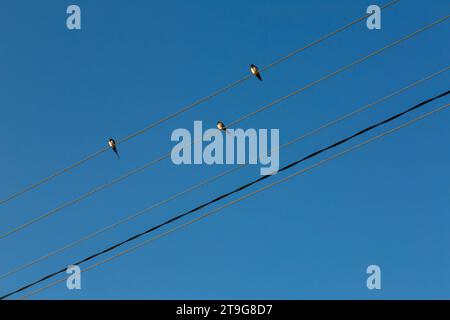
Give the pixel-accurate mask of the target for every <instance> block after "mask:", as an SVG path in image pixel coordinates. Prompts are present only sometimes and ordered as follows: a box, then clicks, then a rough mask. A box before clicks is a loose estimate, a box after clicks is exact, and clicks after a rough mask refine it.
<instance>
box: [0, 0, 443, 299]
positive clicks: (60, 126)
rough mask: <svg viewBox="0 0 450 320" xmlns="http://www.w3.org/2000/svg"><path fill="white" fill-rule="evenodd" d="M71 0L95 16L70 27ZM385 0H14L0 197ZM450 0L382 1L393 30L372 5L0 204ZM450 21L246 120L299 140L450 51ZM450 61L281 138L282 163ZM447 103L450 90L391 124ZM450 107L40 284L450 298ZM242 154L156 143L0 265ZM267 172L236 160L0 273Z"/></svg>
mask: <svg viewBox="0 0 450 320" xmlns="http://www.w3.org/2000/svg"><path fill="white" fill-rule="evenodd" d="M384 3H385V1H383V2H380V3H377V4H380V5H382V4H384ZM70 4H78V5H79V6H80V7H81V10H82V30H80V31H69V30H67V28H66V26H65V19H66V13H65V11H66V8H67V6H68V5H70ZM370 4H373V2H370V1H350V0H346V1H235V0H232V1H230V0H228V1H164V2H161V1H159V2H156V1H143V0H140V1H85V0H77V1H70V2H69V1H61V0H47V1H23V0H4V1H2V2H1V4H0V30H1V31H0V57H1V61H2V63H1V64H0V110H1V113H0V115H1V116H0V135H1V137H2V139H1V154H0V155H1V156H0V195H1V198H4V197H6V196H7V195H10V194H11V193H13V192H16V191H18V190H20V189H22V188H23V187H24V186H26V185H28V184H30V183H33V182H35V181H37V180H39V179H41V178H43V177H45V176H47V175H49V174H50V173H52V172H54V171H55V170H57V169H61V168H63V167H65V166H67V165H69V164H71V163H73V162H75V161H77V160H80V159H81V158H82V157H83V156H85V155H87V154H90V153H92V152H94V151H96V150H98V149H99V148H101V147H103V146H105V145H106V142H107V139H108V138H109V137H110V136H112V137H114V138H116V139H120V138H121V137H124V136H126V135H128V134H130V133H133V132H135V131H137V130H139V129H141V128H142V127H145V126H146V125H147V124H149V123H151V122H153V121H155V120H157V119H160V118H162V117H164V116H166V115H168V114H170V113H172V112H175V111H176V110H178V109H180V108H181V107H183V106H185V105H187V104H189V103H191V102H193V101H195V100H197V99H199V98H201V97H203V96H206V95H208V94H209V93H211V92H212V91H214V90H216V89H218V88H221V87H223V86H224V85H226V84H228V83H231V82H233V81H235V80H237V79H239V78H241V77H243V76H245V75H246V74H247V73H248V65H249V64H251V63H254V64H256V65H259V66H264V65H267V64H269V63H271V62H272V61H274V60H276V59H277V58H280V57H282V56H283V55H285V54H287V53H289V52H291V51H293V50H295V49H297V48H300V47H302V46H304V45H305V44H307V43H309V42H311V41H313V40H315V39H317V38H319V37H320V36H322V35H324V34H326V33H328V32H331V31H333V30H335V29H337V28H338V27H340V26H342V25H344V24H345V23H347V22H350V21H352V20H354V19H356V18H358V17H360V16H362V15H363V14H364V13H365V9H366V8H367V6H368V5H370ZM449 9H450V5H449V3H448V1H444V0H434V1H415V0H414V1H401V2H400V3H398V4H396V5H395V6H393V7H391V8H390V9H389V10H387V11H385V12H384V13H383V15H382V29H381V30H374V31H369V30H368V29H367V28H366V26H365V23H364V22H362V23H360V24H358V25H355V26H353V27H352V28H351V29H349V30H347V31H345V32H342V33H340V34H338V35H336V36H334V37H333V38H331V39H329V40H327V41H326V42H324V43H321V44H319V45H317V46H315V47H313V48H310V49H308V50H307V51H305V52H303V53H301V54H299V55H297V56H295V57H294V58H292V59H290V60H288V61H286V62H284V63H282V64H280V65H278V66H277V67H274V68H273V69H271V70H269V71H268V72H267V73H264V74H263V77H264V81H263V82H259V81H258V80H256V79H250V80H249V81H246V82H245V83H243V84H241V85H240V86H238V87H236V88H235V89H233V90H230V91H229V92H227V93H226V94H223V95H221V96H219V97H217V98H214V99H212V100H210V101H208V102H206V103H204V104H202V105H199V106H198V107H196V108H195V109H194V110H192V111H190V112H188V113H186V114H184V115H182V116H180V117H177V118H176V119H173V120H171V121H168V122H166V123H164V124H163V125H161V126H159V127H157V128H155V129H153V130H151V131H149V132H148V133H146V134H144V135H141V136H139V137H138V138H136V139H133V140H132V141H130V142H128V143H126V144H123V145H120V146H119V151H120V153H121V156H122V158H121V160H120V161H118V160H117V159H116V158H115V156H114V155H113V154H112V153H110V152H107V153H105V154H103V155H101V156H100V157H98V158H96V159H95V160H93V161H90V162H88V163H87V164H85V165H83V166H82V167H80V168H78V169H77V170H74V171H72V172H71V173H68V174H65V175H64V176H61V177H59V178H57V179H55V180H54V181H52V182H51V183H48V184H46V185H45V186H43V187H41V188H39V189H38V190H34V191H32V192H29V193H27V194H26V195H24V196H22V197H20V198H17V199H16V200H14V201H11V202H9V203H7V204H4V205H1V206H0V226H1V230H2V233H3V232H4V231H7V230H9V229H11V228H12V227H15V226H17V225H19V224H21V223H24V222H26V221H28V220H30V219H32V218H34V217H36V216H39V215H41V214H43V213H45V212H46V211H48V210H50V209H52V208H54V207H56V206H57V205H59V204H62V203H64V202H65V201H68V200H71V199H73V198H75V197H77V196H79V195H81V194H83V193H85V192H86V191H88V190H90V189H91V188H93V187H95V186H98V185H101V184H103V183H105V182H107V181H109V180H111V179H112V178H114V177H117V176H119V175H121V174H123V173H125V172H127V171H128V170H131V169H133V168H135V167H137V166H139V165H142V164H144V163H146V162H148V161H150V160H152V159H155V158H157V157H159V156H161V155H163V154H165V153H167V152H168V151H169V150H170V149H171V148H172V147H173V145H174V144H173V143H172V142H171V141H170V134H171V132H172V131H173V130H174V129H176V128H188V129H191V128H192V126H193V121H194V120H202V121H203V123H204V124H205V125H208V124H210V126H211V127H213V126H215V123H216V122H217V120H219V119H220V120H222V121H224V122H225V123H227V122H231V121H233V120H235V119H236V118H239V117H240V116H242V115H245V114H247V113H249V112H251V111H253V110H255V109H256V108H258V107H261V106H263V105H265V104H267V103H269V102H271V101H273V100H275V99H277V98H279V97H281V96H283V95H285V94H287V93H290V92H291V91H294V90H295V89H298V88H300V87H302V86H304V85H306V84H308V83H310V82H312V81H314V80H316V79H318V78H320V77H322V76H324V75H325V74H327V73H329V72H331V71H334V70H336V69H337V68H339V67H341V66H344V65H346V64H348V63H350V62H352V61H354V60H355V59H357V58H360V57H362V56H364V55H366V54H368V53H370V52H372V51H374V50H376V49H378V48H380V47H382V46H384V45H386V44H388V43H391V42H392V41H394V40H396V39H398V38H400V37H402V36H404V35H406V34H408V33H411V32H413V31H415V30H416V29H418V28H420V27H423V26H424V25H426V24H429V23H431V22H433V21H434V20H437V19H438V18H441V17H443V16H444V15H446V14H447V13H448V12H449ZM449 36H450V29H449V25H448V21H447V22H445V23H443V24H440V25H438V26H437V27H435V28H433V29H431V30H429V31H426V32H424V33H422V34H420V35H419V36H417V37H415V38H413V39H412V40H409V41H407V42H405V43H403V44H401V45H399V46H397V47H395V48H393V49H390V50H388V51H386V52H384V53H382V54H381V55H380V56H377V57H374V58H372V59H370V60H369V61H366V62H364V63H363V64H361V65H359V66H357V67H355V68H354V69H352V70H349V71H347V72H345V73H343V74H341V75H339V76H337V77H335V78H333V79H330V80H327V81H325V82H323V83H321V84H320V85H318V86H316V87H314V88H311V89H310V90H307V91H305V92H303V93H301V94H299V95H297V96H295V97H293V98H291V99H289V100H287V101H285V102H283V103H281V104H279V105H277V106H276V107H274V108H271V109H269V110H267V111H265V112H262V113H260V114H258V115H256V116H254V117H252V118H249V119H248V120H246V121H244V122H242V123H241V124H240V126H241V127H242V128H279V129H280V139H281V143H283V142H287V141H289V140H291V139H292V138H294V137H296V136H299V135H300V134H302V133H305V132H306V131H309V130H311V129H314V128H316V127H318V126H319V125H321V124H323V123H325V122H327V121H330V120H333V119H335V118H336V117H338V116H339V115H342V114H344V113H347V112H350V111H352V110H354V109H356V108H357V107H360V106H362V105H364V104H366V103H369V102H372V101H374V100H375V99H377V98H380V97H382V96H384V95H386V94H388V93H390V92H392V91H395V90H397V89H399V88H401V87H403V86H405V85H407V84H409V83H411V82H413V81H415V80H417V79H419V78H422V77H424V76H426V75H428V74H431V73H433V72H435V71H438V70H440V69H442V68H444V67H445V66H447V65H448V62H449V60H448V52H449V44H448V41H447V39H449ZM449 80H450V75H449V74H448V72H447V73H446V74H444V75H441V76H439V77H437V78H435V79H433V80H431V81H428V82H426V83H425V84H423V85H421V86H419V87H417V88H415V89H414V90H411V91H408V92H407V93H406V94H403V95H401V96H398V97H395V98H393V99H391V100H389V101H388V102H386V103H383V104H382V105H379V106H377V107H376V108H374V109H373V110H369V111H367V112H364V113H362V114H360V115H358V116H357V117H354V118H352V119H350V120H348V121H345V122H343V123H341V124H339V125H337V126H335V127H332V128H329V129H327V130H325V131H323V132H321V133H320V134H319V135H316V136H314V137H311V138H308V139H306V140H304V141H302V142H300V143H298V144H296V145H294V146H292V147H290V148H288V149H285V150H284V151H282V152H281V154H280V158H281V163H282V164H283V163H287V162H290V161H292V160H294V159H297V158H300V157H302V156H304V155H306V154H308V153H310V152H312V151H315V150H316V149H318V148H320V147H322V146H325V145H327V144H330V143H332V142H334V141H336V140H338V139H340V138H342V137H344V136H346V135H348V134H350V133H353V132H354V131H356V130H358V129H361V128H364V127H366V126H367V125H369V124H372V123H374V122H376V121H379V120H381V119H384V118H385V117H387V116H390V115H392V114H394V113H396V112H399V111H401V110H403V109H405V108H407V107H409V106H411V105H413V104H415V103H417V102H419V101H421V100H424V99H426V98H429V97H431V96H434V95H437V94H439V93H441V92H443V91H445V90H447V89H448V86H447V84H448V83H449ZM444 102H448V98H446V100H441V101H439V102H435V103H433V104H430V105H428V106H427V107H425V109H426V110H422V111H418V112H416V113H415V114H411V115H408V116H407V117H405V118H403V119H402V120H398V121H396V122H395V123H393V124H390V125H389V126H388V127H389V128H390V127H393V126H395V125H398V124H400V123H402V122H403V121H406V120H407V119H412V118H413V117H415V116H417V115H419V114H421V113H424V112H426V111H429V110H431V109H432V108H433V107H438V106H440V105H441V104H443V103H444ZM449 120H450V113H449V111H448V110H446V111H443V112H440V113H438V114H436V115H434V116H431V117H429V118H427V119H426V120H423V121H421V122H419V123H417V124H415V125H412V126H410V127H408V128H406V129H404V130H402V131H400V132H398V133H395V134H394V135H391V136H389V137H387V138H385V139H383V140H380V141H378V142H376V143H373V144H371V145H369V146H367V147H364V148H363V149H361V150H358V151H356V152H353V153H351V154H349V155H347V156H345V157H343V158H340V159H338V160H336V161H333V162H330V163H328V164H326V165H325V166H323V167H320V168H318V169H317V170H314V171H311V172H310V173H307V174H305V175H302V176H300V177H297V178H295V179H294V180H292V181H290V182H288V183H286V184H283V185H281V186H279V187H276V188H273V189H271V190H270V191H267V192H264V193H261V194H259V195H256V196H255V197H252V198H251V199H248V200H246V201H244V202H241V203H239V204H238V205H236V206H233V207H230V208H228V209H226V210H224V211H222V212H220V213H219V214H217V215H214V216H212V217H209V218H207V219H205V220H203V221H201V222H199V223H196V224H194V225H192V226H190V227H188V228H186V229H184V230H182V231H180V232H176V233H173V234H172V235H170V236H168V237H166V238H163V239H160V240H157V241H155V242H154V243H153V244H151V245H149V246H146V247H144V248H142V249H140V250H138V251H136V252H134V253H132V254H129V255H126V256H124V257H121V258H119V259H117V260H115V261H114V262H111V263H109V264H106V265H103V266H101V267H99V268H96V269H94V270H92V271H89V272H88V273H86V274H83V277H82V290H79V291H69V290H67V289H66V287H65V285H64V284H60V285H58V286H55V287H53V288H51V289H49V290H46V291H44V292H42V293H40V294H39V295H36V296H35V297H34V298H39V299H215V298H220V299H231V298H234V299H241V298H253V299H312V298H319V299H350V298H359V299H379V298H385V299H406V298H413V299H417V298H423V299H436V298H438V299H440V298H446V299H448V298H450V276H449V273H448V270H449V269H450V255H449V254H448V244H449V243H450V242H449V240H450V233H449V231H450V216H449V212H450V201H449V200H450V196H449V195H450V194H449V193H450V186H449V181H450V170H449V168H448V164H449V162H450V149H449V148H448V142H449V139H450V129H449V126H448V123H449ZM388 127H384V128H382V129H379V130H376V132H372V133H371V134H369V135H366V136H365V137H361V138H359V139H358V141H363V140H365V139H366V138H368V137H369V136H373V135H375V134H377V133H380V132H381V131H384V130H386V129H388ZM355 142H356V141H355ZM355 142H353V143H355ZM343 148H345V147H343ZM340 150H342V148H341V149H340ZM336 151H337V150H336ZM327 155H331V153H329V154H327ZM327 155H324V157H325V156H327ZM315 161H317V159H315V160H312V161H310V162H308V163H307V164H312V163H314V162H315ZM305 165H306V164H305ZM227 168H228V167H226V166H206V165H191V166H175V165H173V164H172V163H171V162H170V160H168V161H165V162H161V163H159V164H157V165H155V166H153V167H151V168H149V169H147V170H146V171H144V172H143V173H141V174H139V175H135V176H133V177H131V178H129V179H127V180H126V181H124V182H121V183H119V184H117V185H115V186H114V187H112V188H110V189H108V190H105V191H103V192H100V193H98V194H96V195H95V196H93V197H91V198H89V199H87V200H85V201H83V202H81V203H79V204H77V205H74V206H71V207H70V208H67V209H65V210H63V211H61V212H59V213H57V214H56V215H55V216H53V217H50V218H48V219H46V220H44V221H41V222H39V223H37V224H35V225H33V226H31V227H29V228H27V229H25V230H23V231H22V232H20V233H17V234H15V235H13V236H11V237H9V238H5V239H1V240H0V257H1V258H0V273H4V272H7V271H9V270H11V269H12V268H14V267H17V266H19V265H22V264H24V263H27V262H29V261H31V260H33V259H35V258H38V257H40V256H42V255H44V254H46V253H48V252H50V251H52V250H55V249H58V248H59V247H61V246H63V245H64V244H67V243H69V242H71V241H74V240H76V239H78V238H80V237H81V236H83V235H86V234H88V233H91V232H93V231H95V230H97V229H99V228H101V227H103V226H105V225H108V224H110V223H113V222H115V221H116V220H118V219H119V218H122V217H125V216H127V215H129V214H132V213H134V212H136V211H138V210H140V209H142V208H144V207H146V206H149V205H151V204H153V203H155V202H158V201H160V200H162V199H165V198H167V197H169V196H171V195H172V194H174V193H177V192H179V191H182V190H184V189H186V188H187V187H189V186H191V185H192V184H195V183H198V182H200V181H202V180H204V179H207V178H208V177H212V176H213V175H215V174H218V173H219V172H222V171H224V170H225V169H227ZM299 169H300V168H299ZM286 174H288V173H283V174H280V176H278V177H274V178H275V179H278V178H281V177H284V176H285V175H286ZM258 176H259V167H258V166H253V167H249V168H247V169H245V170H242V171H239V173H236V174H232V175H229V176H227V177H225V178H223V179H221V180H220V182H217V183H214V184H211V185H209V186H208V187H206V188H202V189H198V190H196V191H195V192H192V193H190V194H189V195H188V196H186V197H182V198H180V199H177V200H176V201H173V202H171V203H170V204H168V205H166V206H164V207H161V208H159V209H157V210H155V211H152V212H151V213H149V214H147V215H145V216H143V217H141V218H138V219H136V220H134V221H133V222H131V223H129V224H126V225H123V226H121V227H119V228H117V229H116V230H113V231H111V232H108V233H105V234H103V235H101V236H99V237H98V238H95V239H93V240H91V241H88V242H85V243H83V244H82V245H80V246H77V247H76V248H73V249H71V250H68V251H66V252H64V253H63V254H60V255H58V256H55V257H52V258H51V259H48V260H46V261H44V262H42V263H40V264H38V265H35V266H34V267H32V268H30V269H29V270H26V271H24V272H21V273H18V274H16V275H14V276H12V277H10V278H7V279H3V280H0V291H1V293H6V292H8V291H10V290H12V289H16V288H18V287H20V286H21V285H24V284H26V283H28V282H30V281H33V280H35V279H37V278H39V277H40V276H43V275H45V274H47V273H49V272H51V271H54V270H56V269H59V268H61V267H63V266H67V265H69V264H71V263H72V262H74V261H77V260H79V259H81V258H84V257H85V256H87V255H89V254H91V253H93V252H95V251H97V250H99V249H102V248H104V247H106V246H108V245H111V244H113V243H115V242H117V241H120V240H122V239H124V238H126V237H129V236H130V235H132V234H134V233H137V232H140V231H142V230H144V229H146V228H147V227H149V226H152V225H154V224H157V223H159V222H161V221H164V220H166V219H167V218H169V217H171V216H174V215H176V214H178V213H179V212H182V211H184V210H187V209H191V208H192V207H194V206H196V205H198V204H199V203H201V202H203V201H206V200H209V199H211V198H212V197H214V196H217V195H219V194H221V193H222V192H225V191H228V190H230V189H232V188H234V187H236V186H239V185H241V184H243V183H244V182H246V181H248V180H251V179H253V178H255V177H258ZM267 182H268V181H267ZM256 188H257V187H256ZM252 190H253V189H252ZM218 205H219V204H218ZM183 221H185V220H183ZM371 264H377V265H379V266H380V267H381V270H382V290H379V291H376V290H375V291H370V290H368V289H367V288H366V278H367V274H366V273H365V270H366V268H367V266H369V265H371Z"/></svg>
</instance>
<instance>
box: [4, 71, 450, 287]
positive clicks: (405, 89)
mask: <svg viewBox="0 0 450 320" xmlns="http://www.w3.org/2000/svg"><path fill="white" fill-rule="evenodd" d="M448 69H450V67H445V68H443V69H441V70H439V71H437V72H434V73H432V74H430V75H427V76H426V77H424V78H421V79H419V80H417V81H414V82H413V83H410V84H408V85H406V86H404V87H402V88H401V89H399V90H396V91H394V92H392V93H390V94H388V95H386V96H384V97H382V98H380V99H377V100H376V101H374V102H371V103H369V104H366V105H364V106H362V107H360V108H358V109H356V110H354V111H352V112H350V113H347V114H345V115H343V116H340V117H338V118H337V119H335V120H332V121H330V122H327V123H325V124H324V125H322V126H319V127H318V128H315V129H313V130H311V131H308V132H307V133H305V134H303V135H300V136H298V137H296V138H294V139H292V140H290V141H288V142H286V143H285V144H283V145H281V146H280V147H279V148H278V149H279V150H281V149H283V148H285V147H288V146H290V145H292V144H294V143H297V142H299V141H300V140H302V139H304V138H306V137H309V136H312V135H314V134H317V133H318V132H320V131H321V130H323V129H325V128H328V127H331V126H333V125H335V124H337V123H339V122H341V121H343V120H345V119H348V118H350V117H352V116H354V115H356V114H359V113H361V112H363V111H365V110H367V109H369V108H372V107H373V106H375V105H377V104H380V103H382V102H384V101H386V100H387V99H389V98H392V97H394V96H396V95H399V94H401V93H403V92H405V91H407V90H409V89H411V88H414V87H415V86H417V85H419V84H421V83H423V82H425V81H428V80H430V79H432V78H434V77H436V76H438V75H440V74H442V73H444V72H446V71H448ZM273 151H275V150H272V151H271V152H273ZM246 166H247V164H242V165H239V166H238V167H236V168H233V169H229V170H225V171H223V172H221V173H219V174H218V175H215V176H213V177H212V178H209V179H206V180H204V181H202V182H200V183H198V184H195V185H193V186H191V187H189V188H187V189H185V190H184V191H181V192H179V193H177V194H175V195H173V196H171V197H169V198H167V199H165V200H162V201H160V202H158V203H156V204H153V205H151V206H149V207H147V208H144V209H143V210H141V211H139V212H137V213H135V214H133V215H131V216H128V217H126V218H123V219H121V220H119V221H117V222H115V223H113V224H110V225H108V226H105V227H103V228H101V229H98V230H97V231H95V232H93V233H91V234H89V235H86V236H84V237H82V238H80V239H78V240H75V241H73V242H71V243H69V244H67V245H65V246H63V247H61V248H59V249H57V250H54V251H52V252H50V253H48V254H46V255H44V256H41V257H39V258H37V259H34V260H33V261H31V262H29V263H27V264H24V265H21V266H19V267H17V268H15V269H13V270H11V271H9V272H7V273H5V274H2V275H0V280H1V279H4V278H6V277H9V276H11V275H13V274H15V273H17V272H20V271H23V270H25V269H28V268H29V267H31V266H33V265H35V264H36V263H39V262H41V261H43V260H45V259H48V258H50V257H52V256H54V255H56V254H59V253H61V252H64V251H65V250H68V249H70V248H73V247H74V246H76V245H79V244H80V243H82V242H84V241H87V240H90V239H92V238H94V237H96V236H97V235H99V234H102V233H104V232H106V231H109V230H111V229H113V228H116V227H117V226H119V225H122V224H124V223H127V222H129V221H131V220H133V219H135V218H137V217H139V216H141V215H143V214H146V213H148V212H150V211H151V210H153V209H156V208H159V207H160V206H162V205H164V204H166V203H168V202H170V201H173V200H175V199H177V198H178V197H180V196H182V195H185V194H187V193H189V192H191V191H194V190H195V189H198V188H200V187H202V186H205V185H207V184H209V183H212V182H214V181H216V180H218V179H220V178H222V177H223V176H225V175H228V174H229V173H232V172H236V171H237V170H240V169H242V168H244V167H246Z"/></svg>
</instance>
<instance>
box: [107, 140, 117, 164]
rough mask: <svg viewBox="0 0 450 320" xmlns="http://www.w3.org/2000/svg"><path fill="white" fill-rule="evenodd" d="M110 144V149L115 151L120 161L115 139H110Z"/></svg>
mask: <svg viewBox="0 0 450 320" xmlns="http://www.w3.org/2000/svg"><path fill="white" fill-rule="evenodd" d="M108 144H109V147H110V148H111V149H112V150H113V151H114V153H115V154H116V155H117V158H119V159H120V156H119V153H118V152H117V147H116V142H115V141H114V139H113V138H110V139H109V140H108Z"/></svg>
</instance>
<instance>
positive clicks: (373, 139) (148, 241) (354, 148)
mask: <svg viewBox="0 0 450 320" xmlns="http://www.w3.org/2000/svg"><path fill="white" fill-rule="evenodd" d="M449 106H450V104H446V105H444V106H442V107H439V108H437V109H434V110H432V111H430V112H428V113H426V114H424V115H421V116H419V117H417V118H414V119H413V120H410V121H408V122H406V123H404V124H402V125H400V126H397V127H395V128H393V129H390V130H388V131H385V132H383V133H382V134H379V135H377V136H375V137H373V138H370V139H368V140H366V141H364V142H362V143H359V144H357V145H355V146H353V147H350V148H348V149H345V150H343V151H341V152H338V153H337V154H334V155H332V156H330V157H328V158H326V159H324V160H321V161H319V162H316V163H315V164H313V165H311V166H308V167H306V168H304V169H302V170H300V171H297V172H295V173H293V174H291V175H290V176H287V177H286V178H283V179H280V180H277V181H275V182H273V183H271V184H269V185H267V186H264V187H262V188H260V189H257V190H255V191H253V192H251V193H248V194H246V195H244V196H242V197H240V198H238V199H236V200H232V201H230V202H228V203H226V204H224V205H222V206H220V207H217V208H215V209H213V210H211V211H209V212H207V213H205V214H203V215H201V216H199V217H197V218H195V219H192V220H190V221H188V222H185V223H183V224H181V225H178V226H176V227H174V228H172V229H169V230H167V231H165V232H163V233H161V234H158V235H156V236H154V237H152V238H150V239H147V240H145V241H143V242H141V243H139V244H137V245H135V246H133V247H131V248H129V249H126V250H123V251H121V252H119V253H117V254H115V255H114V256H112V257H109V258H107V259H105V260H102V261H100V262H97V263H95V264H93V265H91V266H89V267H87V268H85V269H83V270H82V272H87V271H89V270H92V269H94V268H96V267H98V266H100V265H102V264H105V263H107V262H110V261H112V260H114V259H116V258H118V257H120V256H123V255H125V254H127V253H130V252H132V251H135V250H137V249H139V248H141V247H143V246H145V245H147V244H149V243H151V242H153V241H155V240H157V239H159V238H162V237H164V236H166V235H169V234H171V233H173V232H175V231H177V230H180V229H182V228H185V227H187V226H189V225H191V224H193V223H195V222H197V221H200V220H202V219H204V218H206V217H208V216H211V215H212V214H214V213H217V212H218V211H220V210H223V209H225V208H227V207H230V206H232V205H234V204H236V203H239V202H241V201H242V200H245V199H247V198H250V197H251V196H253V195H255V194H257V193H259V192H262V191H265V190H267V189H270V188H272V187H274V186H276V185H279V184H281V183H284V182H287V181H288V180H290V179H292V178H294V177H296V176H298V175H300V174H303V173H305V172H308V171H310V170H312V169H314V168H316V167H319V166H321V165H323V164H325V163H327V162H329V161H331V160H333V159H336V158H338V157H341V156H342V155H345V154H347V153H349V152H351V151H353V150H356V149H359V148H361V147H363V146H365V145H367V144H369V143H371V142H373V141H375V140H378V139H380V138H382V137H384V136H386V135H388V134H391V133H393V132H396V131H398V130H400V129H402V128H405V127H406V126H408V125H410V124H412V123H415V122H417V121H419V120H422V119H424V118H425V117H428V116H430V115H432V114H434V113H437V112H439V111H442V110H444V109H445V108H447V107H449ZM67 279H68V277H65V278H62V279H60V280H57V281H54V282H52V283H50V284H48V285H47V286H45V287H42V288H40V289H37V290H35V291H33V292H30V293H28V294H27V295H25V296H23V297H21V298H20V300H23V299H27V298H28V297H30V296H32V295H35V294H37V293H39V292H42V291H44V290H46V289H49V288H51V287H53V286H55V285H57V284H58V283H61V282H64V281H66V280H67Z"/></svg>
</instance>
